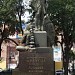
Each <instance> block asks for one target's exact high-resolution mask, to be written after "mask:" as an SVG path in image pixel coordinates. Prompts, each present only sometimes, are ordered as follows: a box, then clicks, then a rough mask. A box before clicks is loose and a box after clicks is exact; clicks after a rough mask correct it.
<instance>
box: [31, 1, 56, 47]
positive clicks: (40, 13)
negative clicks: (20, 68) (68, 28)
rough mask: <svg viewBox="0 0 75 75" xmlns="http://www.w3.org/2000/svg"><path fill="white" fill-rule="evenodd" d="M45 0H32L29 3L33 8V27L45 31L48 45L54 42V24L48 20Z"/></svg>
mask: <svg viewBox="0 0 75 75" xmlns="http://www.w3.org/2000/svg"><path fill="white" fill-rule="evenodd" d="M46 1H47V0H32V2H31V5H32V9H33V11H34V12H33V18H35V27H36V28H37V29H38V30H44V31H46V32H47V38H48V46H52V45H53V44H54V38H55V31H54V26H53V24H52V23H51V21H50V18H49V15H48V14H47V12H46V10H47V3H46Z"/></svg>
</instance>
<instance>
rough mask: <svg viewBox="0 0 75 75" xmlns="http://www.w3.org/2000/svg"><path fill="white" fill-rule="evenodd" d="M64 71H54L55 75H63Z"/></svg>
mask: <svg viewBox="0 0 75 75" xmlns="http://www.w3.org/2000/svg"><path fill="white" fill-rule="evenodd" d="M63 74H64V71H63V70H57V71H55V75H63Z"/></svg>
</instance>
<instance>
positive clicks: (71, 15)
mask: <svg viewBox="0 0 75 75" xmlns="http://www.w3.org/2000/svg"><path fill="white" fill-rule="evenodd" d="M47 1H48V8H47V13H48V14H49V16H50V19H51V21H52V23H53V24H54V25H55V31H56V34H59V33H62V35H63V37H64V38H63V40H62V42H63V43H64V44H65V48H64V51H63V58H64V61H63V63H64V65H63V66H64V70H65V75H68V62H69V52H70V50H71V47H72V46H73V43H74V42H75V38H74V37H75V1H74V0H47Z"/></svg>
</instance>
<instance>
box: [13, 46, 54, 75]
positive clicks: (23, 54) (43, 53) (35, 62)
mask: <svg viewBox="0 0 75 75" xmlns="http://www.w3.org/2000/svg"><path fill="white" fill-rule="evenodd" d="M16 74H17V75H54V62H53V51H52V48H50V47H37V48H35V49H33V50H32V52H29V51H24V50H23V51H21V50H20V52H19V66H18V69H16V70H14V71H13V75H16Z"/></svg>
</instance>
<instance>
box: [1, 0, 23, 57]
mask: <svg viewBox="0 0 75 75" xmlns="http://www.w3.org/2000/svg"><path fill="white" fill-rule="evenodd" d="M20 1H21V3H22V0H20ZM17 5H19V0H0V28H1V29H0V31H1V34H0V36H1V38H0V56H1V44H2V42H3V40H5V39H8V40H11V41H13V42H14V43H15V44H16V45H18V44H17V43H16V42H15V41H14V40H12V39H10V38H8V36H9V35H13V34H14V33H15V31H16V29H15V27H16V25H17V27H19V28H20V29H21V28H22V26H19V21H18V20H17V17H16V15H17V12H18V11H17ZM2 27H3V28H2ZM21 30H22V29H21Z"/></svg>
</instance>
